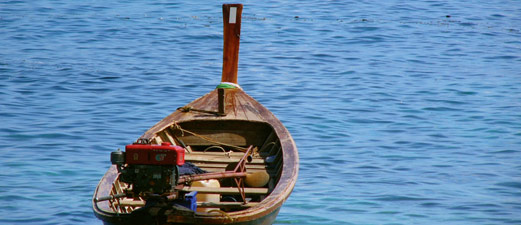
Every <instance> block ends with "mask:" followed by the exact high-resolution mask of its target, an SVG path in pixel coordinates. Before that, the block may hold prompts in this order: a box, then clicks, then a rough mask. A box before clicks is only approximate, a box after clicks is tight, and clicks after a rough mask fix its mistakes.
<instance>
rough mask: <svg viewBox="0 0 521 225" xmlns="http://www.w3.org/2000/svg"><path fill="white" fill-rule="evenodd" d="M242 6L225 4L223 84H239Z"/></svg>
mask: <svg viewBox="0 0 521 225" xmlns="http://www.w3.org/2000/svg"><path fill="white" fill-rule="evenodd" d="M241 15H242V4H223V22H224V30H223V36H224V46H223V73H222V79H221V82H230V83H234V84H237V68H238V63H239V42H240V37H241Z"/></svg>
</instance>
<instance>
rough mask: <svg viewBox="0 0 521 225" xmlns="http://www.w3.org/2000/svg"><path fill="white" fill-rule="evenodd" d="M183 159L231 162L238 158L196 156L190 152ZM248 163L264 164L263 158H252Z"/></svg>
mask: <svg viewBox="0 0 521 225" xmlns="http://www.w3.org/2000/svg"><path fill="white" fill-rule="evenodd" d="M185 160H186V161H188V162H219V163H233V162H238V161H239V160H237V159H233V158H228V157H226V156H221V157H219V156H215V157H214V156H210V157H209V156H198V155H192V154H186V155H185ZM250 164H264V159H253V160H252V161H251V162H250Z"/></svg>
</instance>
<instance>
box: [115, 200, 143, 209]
mask: <svg viewBox="0 0 521 225" xmlns="http://www.w3.org/2000/svg"><path fill="white" fill-rule="evenodd" d="M144 205H145V201H143V200H134V199H131V198H123V199H120V200H119V206H120V207H125V206H131V207H141V206H144Z"/></svg>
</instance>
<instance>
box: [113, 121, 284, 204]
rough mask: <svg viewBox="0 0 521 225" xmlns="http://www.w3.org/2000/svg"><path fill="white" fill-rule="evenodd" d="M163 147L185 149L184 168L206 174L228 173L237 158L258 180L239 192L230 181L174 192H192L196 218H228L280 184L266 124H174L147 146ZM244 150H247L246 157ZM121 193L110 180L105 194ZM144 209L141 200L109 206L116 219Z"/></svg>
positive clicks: (278, 160)
mask: <svg viewBox="0 0 521 225" xmlns="http://www.w3.org/2000/svg"><path fill="white" fill-rule="evenodd" d="M163 142H170V143H175V144H176V145H179V146H183V147H185V162H190V163H192V164H193V165H195V166H197V167H198V168H200V169H203V170H205V171H207V172H209V173H212V172H225V171H229V170H230V168H232V169H233V168H234V167H235V166H236V165H237V163H238V162H239V161H240V160H241V158H247V162H246V163H245V167H246V172H247V173H248V174H260V177H259V176H256V177H255V176H254V177H253V181H250V182H248V181H246V182H244V183H245V185H244V186H243V189H242V191H241V188H240V186H239V187H238V185H237V183H236V182H234V178H223V179H217V180H213V182H210V180H206V181H201V182H202V183H201V182H199V183H198V181H196V182H191V183H185V185H182V187H179V186H178V187H176V190H178V191H180V192H182V193H188V192H191V191H197V192H198V194H197V213H215V212H219V213H222V212H234V211H240V210H244V209H247V208H250V207H254V206H256V205H258V204H259V203H260V202H262V201H263V200H264V199H265V198H266V196H268V195H269V194H270V193H271V192H272V190H273V189H274V188H275V186H276V185H277V182H278V179H279V178H280V174H281V170H282V165H283V164H282V161H283V159H282V149H281V146H280V141H279V139H278V137H277V135H276V133H275V132H274V130H273V128H272V127H271V126H270V125H269V124H268V123H263V122H251V121H242V120H194V121H186V122H179V123H174V124H173V125H171V126H169V127H167V128H165V129H163V130H162V131H160V132H158V133H157V135H156V136H155V137H154V138H153V139H152V140H151V143H152V144H161V143H163ZM249 146H252V148H251V149H252V150H251V151H250V153H249V154H248V155H247V157H246V156H245V151H246V149H248V147H249ZM244 179H245V180H247V179H248V177H246V178H244ZM259 180H261V181H259ZM217 181H218V182H217ZM259 182H260V183H259ZM127 187H129V185H128V184H126V183H123V182H121V181H120V180H119V179H116V181H115V183H114V185H113V188H112V191H111V194H112V195H116V194H120V193H123V192H124V189H125V188H127ZM241 192H242V193H241ZM144 204H145V201H144V200H143V199H134V198H126V197H125V198H119V199H112V200H110V207H111V208H112V209H113V210H114V212H116V213H130V212H132V211H134V210H136V209H137V208H140V207H142V206H143V205H144Z"/></svg>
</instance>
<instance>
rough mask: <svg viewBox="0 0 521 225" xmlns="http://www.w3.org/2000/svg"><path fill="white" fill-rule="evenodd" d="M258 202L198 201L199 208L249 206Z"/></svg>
mask: <svg viewBox="0 0 521 225" xmlns="http://www.w3.org/2000/svg"><path fill="white" fill-rule="evenodd" d="M258 204H259V203H258V202H248V203H246V204H244V203H243V202H198V203H197V207H199V208H249V207H253V206H256V205H258Z"/></svg>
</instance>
